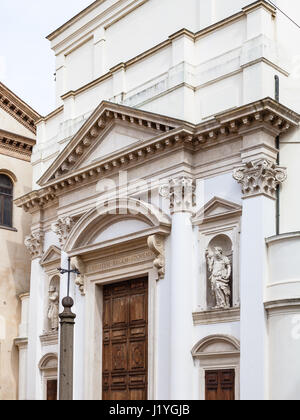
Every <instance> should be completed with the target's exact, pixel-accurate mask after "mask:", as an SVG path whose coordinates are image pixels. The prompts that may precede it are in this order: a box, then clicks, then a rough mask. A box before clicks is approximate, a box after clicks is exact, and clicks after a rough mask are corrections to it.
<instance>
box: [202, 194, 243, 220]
mask: <svg viewBox="0 0 300 420" xmlns="http://www.w3.org/2000/svg"><path fill="white" fill-rule="evenodd" d="M241 212H242V206H241V205H239V204H237V203H234V202H232V201H228V200H226V199H224V198H220V197H214V198H212V199H211V200H210V201H209V202H208V203H206V204H205V205H204V206H203V207H202V208H201V209H200V210H199V211H198V212H197V214H196V215H195V217H194V222H195V223H197V222H198V221H202V222H203V223H205V222H208V221H213V220H218V219H225V218H228V217H233V216H238V215H240V214H241Z"/></svg>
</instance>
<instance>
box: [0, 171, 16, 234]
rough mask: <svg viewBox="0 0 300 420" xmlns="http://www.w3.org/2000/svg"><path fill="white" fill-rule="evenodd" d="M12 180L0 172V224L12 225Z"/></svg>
mask: <svg viewBox="0 0 300 420" xmlns="http://www.w3.org/2000/svg"><path fill="white" fill-rule="evenodd" d="M13 189H14V186H13V182H12V180H11V179H10V178H9V177H8V176H7V175H4V174H0V226H6V227H12V209H13Z"/></svg>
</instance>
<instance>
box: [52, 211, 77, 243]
mask: <svg viewBox="0 0 300 420" xmlns="http://www.w3.org/2000/svg"><path fill="white" fill-rule="evenodd" d="M74 224H75V222H74V220H73V218H72V217H69V216H65V217H59V218H58V219H57V221H56V222H54V223H53V224H52V226H51V230H52V231H53V232H54V233H56V235H57V236H58V239H59V243H60V246H61V247H62V248H63V247H64V245H65V243H66V241H67V239H68V236H69V234H70V232H71V230H72V228H73V226H74Z"/></svg>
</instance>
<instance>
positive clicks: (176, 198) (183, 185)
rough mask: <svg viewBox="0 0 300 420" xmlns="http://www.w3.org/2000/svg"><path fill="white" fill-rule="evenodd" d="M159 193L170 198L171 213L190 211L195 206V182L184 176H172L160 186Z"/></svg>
mask: <svg viewBox="0 0 300 420" xmlns="http://www.w3.org/2000/svg"><path fill="white" fill-rule="evenodd" d="M160 195H161V196H162V197H163V198H169V199H170V210H171V212H172V213H187V212H191V213H192V212H193V208H194V207H195V206H196V183H195V181H194V180H193V179H192V178H187V177H185V176H182V177H179V178H174V179H171V180H170V181H169V184H165V185H162V186H161V188H160Z"/></svg>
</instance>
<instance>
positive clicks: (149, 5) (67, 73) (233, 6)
mask: <svg viewBox="0 0 300 420" xmlns="http://www.w3.org/2000/svg"><path fill="white" fill-rule="evenodd" d="M247 3H249V1H247V0H231V1H230V2H224V1H223V0H185V1H184V2H183V1H182V0H164V1H161V0H136V1H134V2H132V1H129V0H121V1H116V0H106V1H104V2H103V1H98V2H95V3H94V5H92V6H91V7H90V9H88V10H87V11H86V12H82V14H81V15H80V16H79V17H77V19H75V20H74V21H71V22H70V23H69V24H66V25H65V26H64V27H62V28H61V29H59V30H57V31H56V32H54V33H53V34H51V35H50V36H49V39H50V40H51V46H52V48H53V50H54V52H55V55H56V72H57V83H56V95H57V102H58V104H59V103H60V97H61V96H62V95H63V94H65V93H66V92H68V91H69V90H75V89H78V88H79V87H81V86H83V85H84V84H86V83H88V82H91V81H92V80H94V79H96V78H97V77H99V76H101V75H103V74H105V73H106V72H107V71H109V70H110V69H111V68H113V67H114V66H116V65H117V64H119V63H120V62H126V61H128V60H130V59H132V58H133V57H136V56H137V55H139V54H141V53H143V52H144V51H146V50H147V49H149V48H152V47H153V46H155V45H156V44H159V43H161V42H163V41H165V40H166V39H167V38H168V36H169V35H170V34H172V33H175V32H176V31H178V30H180V29H182V28H187V29H189V30H190V31H192V32H197V31H199V30H201V29H203V28H204V27H206V26H209V25H211V24H213V23H215V22H218V21H220V20H222V19H224V18H226V17H228V16H230V15H231V14H234V13H236V12H238V11H240V10H241V8H242V7H243V6H245V5H246V4H247ZM104 49H105V50H106V52H104ZM79 57H80V59H79ZM79 61H80V62H79ZM83 63H84V64H83ZM74 69H76V70H77V71H75V72H74ZM74 73H76V74H74Z"/></svg>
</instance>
